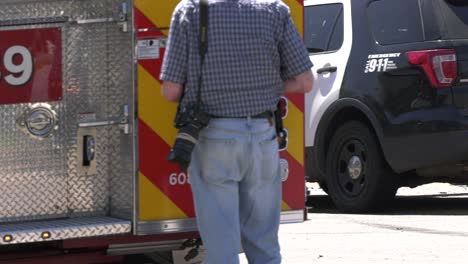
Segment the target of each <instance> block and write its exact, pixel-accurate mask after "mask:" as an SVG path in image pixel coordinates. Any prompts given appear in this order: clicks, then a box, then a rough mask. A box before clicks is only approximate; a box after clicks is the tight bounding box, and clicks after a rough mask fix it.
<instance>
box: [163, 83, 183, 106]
mask: <svg viewBox="0 0 468 264" xmlns="http://www.w3.org/2000/svg"><path fill="white" fill-rule="evenodd" d="M183 89H184V88H183V87H182V85H180V84H178V83H173V82H168V81H165V82H164V83H163V85H162V95H163V96H164V98H166V100H168V101H169V102H174V103H177V102H179V100H180V97H181V96H182V91H183Z"/></svg>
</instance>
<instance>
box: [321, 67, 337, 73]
mask: <svg viewBox="0 0 468 264" xmlns="http://www.w3.org/2000/svg"><path fill="white" fill-rule="evenodd" d="M337 69H338V68H337V67H336V66H328V67H323V68H320V69H318V70H317V73H318V74H322V73H326V72H336V70H337Z"/></svg>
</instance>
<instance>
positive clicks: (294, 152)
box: [284, 102, 304, 166]
mask: <svg viewBox="0 0 468 264" xmlns="http://www.w3.org/2000/svg"><path fill="white" fill-rule="evenodd" d="M288 107H289V108H288V109H289V113H288V117H287V118H286V119H285V120H284V127H285V128H286V129H288V128H290V130H288V132H289V146H288V149H287V151H288V152H289V154H291V156H293V157H294V158H295V159H296V160H297V162H299V164H301V165H302V166H304V114H303V113H302V112H301V110H299V108H297V106H296V105H294V104H293V103H291V102H290V103H289V104H288Z"/></svg>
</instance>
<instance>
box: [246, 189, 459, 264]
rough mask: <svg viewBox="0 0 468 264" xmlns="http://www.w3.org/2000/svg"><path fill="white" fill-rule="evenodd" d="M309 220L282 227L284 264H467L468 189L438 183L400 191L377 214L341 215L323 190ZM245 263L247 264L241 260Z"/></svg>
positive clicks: (316, 193) (314, 201) (315, 198)
mask: <svg viewBox="0 0 468 264" xmlns="http://www.w3.org/2000/svg"><path fill="white" fill-rule="evenodd" d="M309 190H311V193H312V195H311V196H310V198H309V200H308V206H309V207H310V208H309V210H308V212H309V214H308V220H307V221H306V222H304V223H299V224H288V225H282V226H281V229H280V242H281V246H282V255H283V263H284V264H311V263H321V264H322V263H323V264H332V263H333V264H335V263H336V264H338V263H350V264H354V263H356V264H357V263H359V264H370V263H372V264H374V263H378V264H380V263H384V264H387V263H388V264H390V263H391V264H397V263H408V264H423V263H424V264H432V263H443V264H452V263H453V264H464V263H467V262H468V249H467V248H468V187H466V186H454V185H450V184H444V183H434V184H429V185H424V186H420V187H418V188H415V189H410V188H401V189H400V190H399V191H398V194H397V198H396V200H395V202H394V203H392V204H389V205H386V209H385V210H384V211H382V212H380V213H378V214H369V215H357V214H355V215H350V214H340V213H338V212H337V211H336V209H335V208H334V206H333V204H332V202H331V200H330V199H329V197H328V196H327V195H325V194H324V193H323V192H322V191H321V190H320V189H319V188H318V186H315V185H309ZM241 263H242V264H247V263H248V262H247V260H246V259H245V256H243V255H242V254H241Z"/></svg>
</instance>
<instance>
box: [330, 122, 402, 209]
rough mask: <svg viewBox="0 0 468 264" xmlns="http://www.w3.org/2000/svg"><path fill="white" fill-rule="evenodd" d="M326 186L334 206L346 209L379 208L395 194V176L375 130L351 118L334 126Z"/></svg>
mask: <svg viewBox="0 0 468 264" xmlns="http://www.w3.org/2000/svg"><path fill="white" fill-rule="evenodd" d="M326 174H327V187H328V193H329V195H330V196H331V198H332V200H333V202H334V204H335V205H336V207H337V208H338V209H339V210H340V211H343V212H347V213H363V212H369V211H373V210H376V209H379V207H381V206H382V205H383V204H384V203H385V202H387V201H388V200H390V199H391V198H393V197H394V196H395V193H396V190H397V177H396V175H395V173H393V171H392V170H391V169H390V167H389V166H388V164H387V162H386V161H385V159H384V157H383V155H382V152H381V149H380V145H379V142H378V140H377V138H376V136H375V134H374V133H373V132H372V131H371V130H370V129H369V128H368V127H367V126H366V125H364V124H363V123H361V122H357V121H350V122H347V123H345V124H344V125H343V126H341V127H340V128H338V129H337V131H336V133H335V134H334V135H333V137H332V139H331V142H330V145H329V149H328V154H327V172H326Z"/></svg>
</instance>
